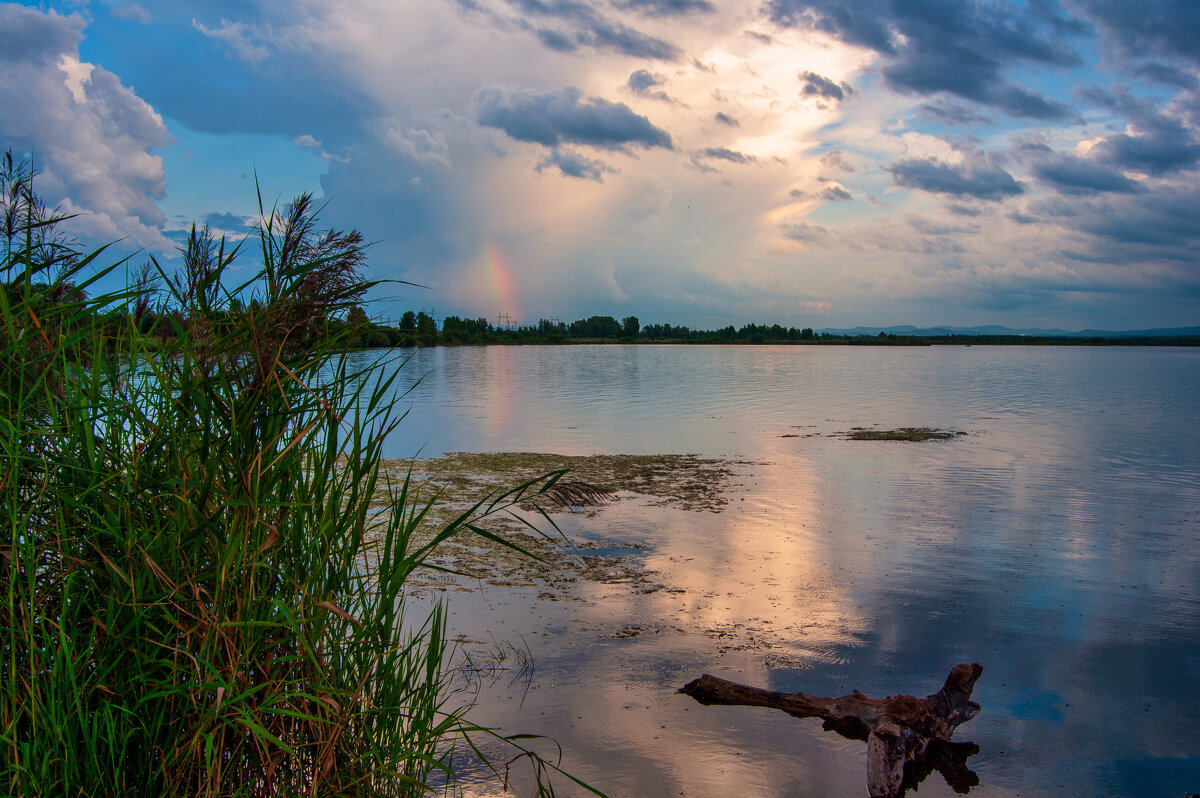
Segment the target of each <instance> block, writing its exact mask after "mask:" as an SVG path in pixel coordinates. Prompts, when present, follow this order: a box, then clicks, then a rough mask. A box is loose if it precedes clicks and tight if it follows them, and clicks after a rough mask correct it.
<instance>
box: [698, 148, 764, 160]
mask: <svg viewBox="0 0 1200 798" xmlns="http://www.w3.org/2000/svg"><path fill="white" fill-rule="evenodd" d="M700 157H702V158H713V159H716V160H718V161H729V162H730V163H754V162H755V161H757V160H758V159H757V158H755V157H754V156H753V155H746V154H745V153H741V152H737V151H736V150H731V149H727V148H725V147H708V148H707V149H705V150H704V151H703V152H701V153H700Z"/></svg>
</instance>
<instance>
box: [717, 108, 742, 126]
mask: <svg viewBox="0 0 1200 798" xmlns="http://www.w3.org/2000/svg"><path fill="white" fill-rule="evenodd" d="M713 119H715V120H717V121H718V122H720V123H721V124H722V125H729V126H730V127H738V126H739V125H740V124H741V123H740V122H738V121H737V120H736V119H734V118H733V117H732V116H730V115H729V114H727V113H725V112H724V111H717V113H716V114H715V115H714V116H713Z"/></svg>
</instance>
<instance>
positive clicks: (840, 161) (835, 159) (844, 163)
mask: <svg viewBox="0 0 1200 798" xmlns="http://www.w3.org/2000/svg"><path fill="white" fill-rule="evenodd" d="M821 165H822V166H825V167H827V168H829V169H837V170H838V171H841V172H853V171H854V165H853V164H851V163H850V161H848V160H847V159H846V153H844V152H842V151H841V150H830V151H829V152H827V153H825V154H824V155H822V156H821Z"/></svg>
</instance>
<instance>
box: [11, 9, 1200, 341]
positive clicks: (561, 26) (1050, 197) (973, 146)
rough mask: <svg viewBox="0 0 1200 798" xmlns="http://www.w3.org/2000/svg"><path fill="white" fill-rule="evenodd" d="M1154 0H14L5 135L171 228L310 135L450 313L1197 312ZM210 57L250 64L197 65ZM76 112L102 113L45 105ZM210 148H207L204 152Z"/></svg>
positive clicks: (346, 216)
mask: <svg viewBox="0 0 1200 798" xmlns="http://www.w3.org/2000/svg"><path fill="white" fill-rule="evenodd" d="M50 5H51V6H55V5H57V4H56V3H53V2H52V3H50ZM1118 5H1119V4H1118ZM1150 5H1151V6H1152V7H1153V8H1152V9H1151V11H1152V12H1153V13H1149V12H1148V13H1147V14H1145V15H1139V16H1137V17H1129V16H1128V15H1125V14H1124V13H1123V12H1121V11H1120V9H1119V8H1118V7H1117V6H1116V5H1113V4H1104V3H1095V2H1091V1H1090V0H1080V2H1078V3H1074V4H1072V5H1071V7H1070V9H1069V10H1068V11H1064V10H1062V9H1061V8H1060V7H1059V6H1058V5H1057V4H1055V3H1049V4H1028V3H1020V2H1012V3H1009V2H1000V3H986V2H982V0H964V2H962V3H959V4H952V6H953V7H952V8H951V7H950V6H946V7H945V8H942V7H939V8H940V9H941V10H939V11H938V12H937V13H936V14H935V13H934V11H933V10H931V9H930V8H927V7H924V6H914V7H906V8H904V9H901V10H897V7H895V6H893V5H892V4H881V5H879V6H878V7H877V8H875V9H874V10H873V11H872V13H871V14H846V13H842V11H843V10H844V7H843V6H842V5H840V4H838V3H836V2H833V0H768V1H767V2H766V3H765V5H757V4H756V5H745V4H725V5H722V4H718V3H703V2H692V3H678V2H671V1H670V0H637V2H624V0H622V1H621V2H616V1H613V2H609V1H608V0H598V1H597V2H596V3H588V4H583V3H540V2H539V3H535V2H527V1H526V0H472V2H459V3H453V2H444V1H443V0H413V2H409V3H402V4H396V3H389V2H384V0H365V2H361V3H355V4H347V3H344V2H333V0H312V2H306V3H304V4H302V5H300V6H298V7H289V8H286V9H285V8H284V7H279V6H275V5H272V4H259V3H250V4H245V5H244V6H242V7H239V9H236V10H234V9H232V7H230V6H228V5H222V4H215V3H212V2H211V0H197V2H196V3H194V4H190V5H189V6H188V7H186V8H184V7H179V8H175V7H172V6H168V5H163V6H156V7H155V8H154V9H153V10H152V11H151V12H145V13H140V14H130V13H124V12H122V13H120V14H118V13H115V12H111V11H110V10H108V9H107V7H100V6H94V7H93V11H92V12H90V15H89V16H87V17H86V18H85V16H84V15H82V14H79V13H77V12H76V11H75V6H74V5H73V4H68V3H66V2H64V3H62V4H61V7H62V9H63V13H60V14H55V13H53V12H51V13H46V12H43V11H37V10H34V9H32V8H26V7H22V6H14V5H11V4H8V5H5V4H0V12H2V13H3V14H5V15H6V19H8V20H9V23H10V24H7V25H6V26H5V29H4V30H3V31H0V44H2V45H4V46H3V47H0V61H3V62H4V64H5V69H6V71H7V72H8V73H9V74H18V73H20V74H23V75H26V78H27V79H26V80H24V81H23V82H21V81H19V82H17V83H12V84H11V85H8V86H7V87H6V88H3V91H4V92H7V93H6V94H4V95H3V96H0V103H4V104H6V106H7V107H16V108H19V109H22V110H23V111H25V113H23V114H17V115H13V116H11V117H6V118H5V119H4V120H2V126H3V133H4V135H5V136H6V137H7V138H8V139H10V140H11V141H14V142H15V143H16V145H17V146H19V147H27V146H29V144H27V143H26V142H29V143H32V142H33V141H34V139H39V140H41V139H47V138H49V139H51V141H47V142H46V144H45V145H43V146H42V147H40V148H39V151H40V152H42V153H43V154H44V156H45V159H46V160H45V164H44V165H45V167H46V170H45V171H46V173H47V175H48V176H49V177H51V178H54V179H48V180H46V181H44V182H43V189H44V191H45V192H46V193H47V195H48V198H49V199H51V200H53V201H55V202H62V203H63V205H64V207H69V208H72V209H79V210H81V211H84V212H85V213H90V214H94V215H92V216H87V217H86V219H87V220H90V229H92V230H94V231H98V230H108V231H109V232H110V234H114V235H115V233H117V232H120V231H125V235H126V236H127V237H128V238H129V240H135V241H139V242H143V243H145V242H147V241H150V240H151V239H157V241H158V243H159V245H160V246H161V245H163V244H164V243H166V240H165V239H164V238H163V237H162V236H161V234H159V235H156V230H157V231H161V230H162V229H166V230H167V231H170V230H172V229H173V228H176V227H178V226H179V225H183V226H186V223H187V220H188V218H189V217H195V218H197V219H198V220H203V219H205V218H207V217H209V216H211V215H213V214H228V213H230V212H232V213H234V214H237V215H245V214H246V212H247V210H246V208H245V207H243V206H244V204H245V199H246V197H247V196H248V195H249V193H248V192H247V191H246V190H245V181H243V180H242V179H241V177H240V176H241V175H249V174H252V173H253V172H254V170H255V169H258V168H259V166H260V162H261V161H263V156H262V154H261V152H259V154H258V155H256V154H255V152H258V151H256V150H247V149H246V146H247V145H246V142H248V141H250V140H251V139H252V138H253V137H262V141H264V142H266V141H269V142H271V145H270V146H282V147H283V148H284V149H287V150H289V151H290V150H294V153H292V157H291V158H290V159H284V160H287V161H288V162H289V163H294V164H298V165H300V166H302V167H303V168H302V169H301V170H300V171H301V172H303V174H304V182H305V183H306V184H308V185H307V187H308V188H309V189H310V190H315V191H316V192H317V193H319V194H322V193H323V194H324V196H325V199H327V200H329V201H330V203H329V205H328V208H327V212H326V213H327V215H326V219H327V220H328V221H330V222H332V223H335V224H337V225H338V226H339V227H351V226H352V227H358V228H360V229H362V230H363V232H364V233H365V234H366V236H367V238H368V239H370V240H373V241H378V242H380V244H379V245H378V246H377V247H376V248H375V249H374V250H373V254H372V260H373V268H375V269H376V270H377V271H378V273H377V276H379V277H383V278H385V279H386V278H392V277H394V278H398V279H403V280H409V281H411V282H414V283H418V284H421V285H427V286H430V287H431V288H433V289H434V290H435V292H436V294H437V295H436V296H434V297H431V299H432V300H433V302H434V303H435V304H436V305H437V306H438V307H439V308H440V309H442V310H443V311H444V312H447V313H459V314H460V315H461V314H465V313H472V314H474V313H486V314H487V315H488V316H489V317H490V316H491V315H492V314H494V313H501V312H507V313H509V314H510V315H514V316H515V315H516V314H517V313H518V312H519V313H520V314H522V316H528V317H529V318H528V319H527V320H528V321H536V318H537V316H539V315H545V316H549V315H557V316H561V317H575V318H577V317H580V316H584V315H590V314H593V313H608V314H612V315H616V316H620V315H624V314H626V313H628V314H632V315H638V316H639V317H641V318H643V319H647V320H648V319H656V320H663V321H666V320H670V321H672V322H673V323H688V324H692V325H693V326H694V325H696V324H716V325H718V326H723V324H725V323H744V322H746V321H749V320H752V319H757V320H759V321H767V320H770V321H780V322H784V323H788V324H799V325H805V326H807V325H808V324H809V323H811V322H812V321H813V319H812V318H810V317H811V315H812V306H811V305H806V303H812V302H826V303H828V304H829V305H830V306H832V308H833V309H834V310H833V311H830V310H829V309H828V308H824V309H822V311H823V312H828V314H829V316H828V318H826V319H823V321H825V322H826V323H828V324H831V325H840V324H850V323H854V322H866V323H891V322H905V321H907V322H917V323H987V322H1002V323H1013V324H1019V323H1021V322H1027V323H1030V324H1037V325H1039V326H1059V325H1068V326H1069V325H1072V324H1074V325H1077V327H1078V326H1088V325H1090V326H1105V325H1107V326H1121V325H1125V326H1137V325H1142V326H1150V325H1152V324H1160V323H1173V324H1184V323H1193V324H1194V323H1196V321H1200V320H1198V319H1196V318H1195V312H1196V311H1195V308H1196V307H1200V303H1196V302H1195V299H1196V298H1197V297H1198V296H1200V265H1198V264H1197V263H1196V258H1195V251H1196V246H1197V245H1198V244H1200V228H1198V227H1197V225H1196V223H1195V221H1194V219H1189V218H1185V217H1186V214H1182V212H1181V209H1184V208H1188V207H1194V206H1195V204H1196V202H1200V194H1198V192H1200V185H1198V184H1197V180H1196V174H1197V167H1198V166H1200V132H1198V128H1200V116H1197V114H1196V113H1195V110H1194V109H1195V108H1197V107H1200V105H1198V103H1197V97H1198V96H1200V94H1198V93H1200V58H1197V56H1196V52H1195V48H1194V46H1193V45H1192V44H1190V42H1193V41H1194V40H1195V36H1192V35H1191V33H1192V31H1193V28H1191V27H1189V25H1192V24H1193V23H1192V22H1191V21H1190V20H1192V17H1191V16H1189V15H1188V13H1185V12H1187V10H1188V8H1189V5H1188V3H1187V2H1181V1H1180V0H1151V2H1150ZM839 9H841V10H839ZM1015 32H1020V33H1021V36H1015V35H1012V34H1014V33H1015ZM1196 32H1197V33H1200V31H1196ZM85 34H86V35H85ZM5 36H7V37H8V38H4V37H5ZM129 41H138V42H140V43H141V44H142V46H140V47H137V48H130V47H128V46H126V44H127V43H128V42H129ZM63 59H66V60H65V61H64V60H63ZM62 63H67V64H68V65H72V66H73V65H75V64H78V65H81V66H82V65H91V64H95V65H96V67H95V69H93V70H91V71H90V73H89V74H87V75H85V74H83V72H82V71H81V70H80V69H74V68H69V69H63V68H61V66H58V64H62ZM201 73H207V74H213V75H217V76H220V78H221V79H220V80H216V81H211V82H207V83H205V84H203V85H197V86H193V87H191V88H190V89H189V90H187V91H183V90H182V89H181V84H179V82H178V81H177V80H173V79H171V78H170V76H171V75H178V74H201ZM33 84H36V85H38V86H40V87H42V91H41V94H40V95H39V97H40V98H41V99H40V100H38V99H35V98H33V95H30V94H28V92H26V93H22V90H21V88H20V87H21V86H22V85H33ZM126 86H136V87H137V91H136V93H135V92H134V91H133V90H132V89H126V88H125V87H126ZM51 97H53V98H57V100H60V101H61V103H60V104H62V103H65V104H66V105H64V106H63V107H61V108H49V107H48V106H47V107H42V105H39V103H42V101H44V100H46V99H47V98H51ZM80 97H83V98H85V100H86V99H88V98H93V99H94V100H96V102H90V101H89V102H86V103H85V104H84V105H83V106H81V105H80V103H79V99H80ZM114 98H119V99H120V105H121V107H122V108H124V109H126V110H128V111H131V112H132V111H137V113H136V114H134V113H125V112H124V111H122V113H112V112H111V111H112V110H113V109H115V108H116V107H117V106H116V105H114V104H113V103H112V102H110V100H112V99H114ZM102 100H103V101H104V102H101V101H102ZM135 100H136V102H135ZM142 101H144V103H145V107H140V106H138V103H139V102H142ZM43 105H44V103H43ZM139 108H140V110H139ZM106 109H107V110H106ZM57 118H62V119H73V120H74V122H73V123H72V124H71V125H69V126H67V127H62V126H55V125H52V124H50V123H49V122H48V121H47V122H46V124H41V123H40V122H39V124H37V125H33V124H27V123H30V122H31V120H32V121H33V122H38V121H39V120H43V121H45V120H51V119H57ZM153 119H157V120H160V122H159V123H158V125H157V127H156V126H155V125H153V124H143V123H144V122H146V120H153ZM22 125H24V127H22ZM164 125H165V127H166V128H167V129H169V131H170V133H168V134H166V135H164V134H163V130H162V127H163V126H164ZM63 130H68V131H70V132H71V136H69V137H68V138H70V141H65V140H64V141H57V140H54V139H56V138H58V139H61V138H62V137H63V133H62V131H63ZM56 131H57V132H56ZM172 135H173V136H174V137H175V138H176V139H177V140H178V141H179V143H178V144H175V145H173V144H171V143H170V139H171V136H172ZM85 139H86V140H85ZM197 141H208V142H209V143H211V144H212V146H210V147H207V148H206V151H205V153H204V161H205V167H206V169H205V171H204V172H202V171H201V170H198V169H194V168H189V159H188V158H187V157H186V155H184V154H181V153H180V152H179V150H193V149H195V146H194V145H195V143H196V142H197ZM288 142H293V144H292V145H289V144H288ZM222 144H228V146H221V145H222ZM126 150H130V151H129V152H126ZM132 150H136V152H134V151H132ZM156 150H157V151H159V152H155V151H156ZM105 151H110V152H123V153H125V156H126V157H121V158H119V159H112V160H105V159H100V160H98V161H97V160H93V162H94V163H100V164H102V165H104V169H102V170H101V171H103V172H104V174H103V175H100V176H99V177H98V180H99V182H97V183H96V184H95V185H89V186H84V187H81V185H80V181H79V180H78V179H71V177H72V174H73V173H75V172H78V174H74V177H75V178H78V177H79V175H80V174H83V173H84V171H86V170H83V171H80V170H75V169H73V167H71V165H70V164H71V163H72V159H71V158H70V157H69V156H70V154H71V153H74V152H101V153H103V152H105ZM143 155H149V156H150V158H151V160H146V158H144V157H141V156H143ZM160 157H161V159H162V163H163V164H164V166H165V171H166V182H167V188H166V190H165V192H164V191H163V190H162V188H161V186H162V183H161V181H159V182H157V183H153V182H152V181H150V180H149V179H148V177H147V176H153V175H152V173H153V172H154V171H155V169H154V168H152V167H155V165H156V163H157V162H156V161H154V160H153V159H155V158H160ZM141 163H145V164H147V167H146V168H144V169H140V171H139V172H138V173H137V174H133V173H130V172H129V169H128V168H126V167H127V166H128V165H132V164H141ZM259 172H260V174H263V170H261V169H259ZM88 173H89V174H90V172H88ZM314 174H315V175H317V177H314ZM206 175H207V176H206ZM101 183H106V185H107V188H105V186H104V185H101ZM223 183H224V184H226V185H227V188H226V189H224V195H225V197H227V199H223V198H222V191H223V190H222V188H221V186H222V184H223ZM293 183H294V181H287V185H288V188H287V190H288V191H292V190H293V189H292V188H291V187H290V186H292V185H293ZM264 188H265V189H266V190H267V191H268V193H273V192H274V191H276V190H278V188H279V187H278V186H275V185H266V186H264ZM112 197H125V198H126V199H125V200H123V203H124V205H125V206H127V207H132V208H136V209H137V211H136V213H135V214H134V216H136V218H134V216H127V218H122V215H121V214H120V213H119V212H118V209H117V207H116V206H115V205H113V204H112V203H111V202H106V200H108V199H111V198H112ZM284 200H285V201H286V197H285V198H284ZM154 206H157V209H158V210H159V211H161V212H165V218H164V217H163V215H162V214H159V215H158V216H157V217H156V214H155V213H154V212H153V211H154ZM1192 216H1194V214H1193V215H1192ZM80 218H81V220H82V219H85V217H80ZM155 218H160V219H163V221H162V222H155V221H154V220H155ZM155 225H157V228H155ZM139 226H140V227H139ZM481 241H488V242H491V243H494V244H495V245H496V246H497V247H499V248H500V250H499V251H502V253H503V257H504V259H505V265H506V266H507V267H508V268H509V271H510V276H511V277H512V278H513V280H514V281H515V282H514V285H516V286H519V292H518V294H517V295H515V296H513V297H511V298H510V299H511V301H510V300H507V299H504V298H503V297H502V296H499V295H498V294H497V288H496V285H495V282H494V281H493V280H492V277H491V275H489V274H488V273H487V268H488V267H487V266H486V264H484V263H483V262H482V261H483V258H482V257H481V254H480V252H481V250H480V243H479V242H481ZM167 248H168V249H169V246H168V247H167ZM1131 289H1132V291H1131ZM418 301H419V302H422V301H428V299H427V298H426V297H424V296H423V297H422V298H421V299H420V300H418ZM500 302H503V303H505V304H512V305H513V306H514V307H515V306H517V305H518V304H519V308H517V309H514V308H505V309H501V308H497V307H494V306H495V305H496V304H497V303H500ZM392 310H394V309H392ZM384 312H385V314H386V313H387V312H388V311H387V310H385V311H384ZM836 314H852V315H849V316H847V317H845V318H836V319H835V318H834V316H835V315H836ZM997 314H1000V315H999V316H997ZM768 316H769V317H770V318H769V319H768V318H767V317H768ZM1167 319H1170V321H1169V322H1168V321H1167ZM522 320H526V319H524V318H523V319H522Z"/></svg>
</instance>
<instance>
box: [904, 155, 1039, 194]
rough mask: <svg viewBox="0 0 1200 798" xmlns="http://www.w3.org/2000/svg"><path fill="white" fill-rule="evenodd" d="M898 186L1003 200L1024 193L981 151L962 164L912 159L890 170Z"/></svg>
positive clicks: (1018, 184)
mask: <svg viewBox="0 0 1200 798" xmlns="http://www.w3.org/2000/svg"><path fill="white" fill-rule="evenodd" d="M887 171H889V172H891V174H892V179H893V180H894V181H895V182H896V185H898V186H905V187H907V188H919V189H921V190H922V191H929V192H932V193H935V194H950V195H952V196H959V197H962V196H966V197H976V198H978V199H983V200H1001V199H1004V198H1005V197H1011V196H1014V195H1017V194H1021V193H1024V190H1025V189H1024V188H1022V186H1021V184H1020V183H1018V182H1017V181H1016V180H1015V179H1013V176H1012V175H1010V174H1009V173H1008V172H1006V171H1005V170H1004V169H1003V168H1001V167H1000V166H998V165H997V164H996V163H995V159H994V158H992V157H991V156H988V155H984V154H983V153H981V152H972V153H968V154H967V156H966V157H965V158H964V159H963V161H962V163H959V164H947V163H942V162H941V161H939V160H938V159H936V158H910V159H906V160H902V161H897V162H896V163H894V164H892V165H891V166H889V167H887Z"/></svg>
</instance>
